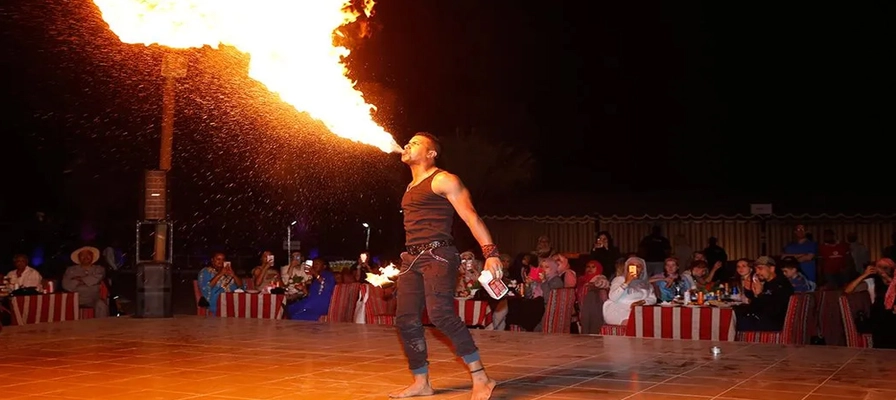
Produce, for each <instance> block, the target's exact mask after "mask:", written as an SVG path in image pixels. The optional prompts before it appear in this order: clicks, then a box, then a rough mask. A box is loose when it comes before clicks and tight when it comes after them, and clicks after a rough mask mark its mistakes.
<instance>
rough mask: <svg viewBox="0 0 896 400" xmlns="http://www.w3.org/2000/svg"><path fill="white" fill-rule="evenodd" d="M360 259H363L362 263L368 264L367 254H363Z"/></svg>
mask: <svg viewBox="0 0 896 400" xmlns="http://www.w3.org/2000/svg"><path fill="white" fill-rule="evenodd" d="M360 258H361V262H362V263H366V262H367V253H361V257H360Z"/></svg>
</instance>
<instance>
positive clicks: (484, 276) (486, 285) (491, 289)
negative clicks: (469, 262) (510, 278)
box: [479, 271, 510, 300]
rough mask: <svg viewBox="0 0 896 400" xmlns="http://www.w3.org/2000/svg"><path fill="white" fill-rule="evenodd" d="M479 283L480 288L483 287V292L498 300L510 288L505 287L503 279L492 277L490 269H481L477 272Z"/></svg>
mask: <svg viewBox="0 0 896 400" xmlns="http://www.w3.org/2000/svg"><path fill="white" fill-rule="evenodd" d="M479 283H481V284H482V288H483V289H485V292H486V293H488V295H489V296H492V298H493V299H495V300H500V299H501V298H502V297H504V296H505V295H506V294H507V292H508V291H509V290H510V289H508V288H507V285H506V284H505V283H504V281H502V280H501V279H496V278H493V277H492V273H491V271H482V273H481V274H479Z"/></svg>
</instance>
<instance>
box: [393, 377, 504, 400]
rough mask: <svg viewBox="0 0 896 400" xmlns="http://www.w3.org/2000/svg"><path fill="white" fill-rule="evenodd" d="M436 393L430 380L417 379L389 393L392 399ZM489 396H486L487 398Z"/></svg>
mask: <svg viewBox="0 0 896 400" xmlns="http://www.w3.org/2000/svg"><path fill="white" fill-rule="evenodd" d="M434 393H435V391H434V390H432V385H431V384H430V383H429V380H428V379H427V380H415V381H414V383H412V384H411V386H408V387H406V388H404V389H402V390H399V391H397V392H394V393H390V394H389V398H390V399H406V398H408V397H421V396H432V395H433V394H434ZM487 398H488V397H486V399H487Z"/></svg>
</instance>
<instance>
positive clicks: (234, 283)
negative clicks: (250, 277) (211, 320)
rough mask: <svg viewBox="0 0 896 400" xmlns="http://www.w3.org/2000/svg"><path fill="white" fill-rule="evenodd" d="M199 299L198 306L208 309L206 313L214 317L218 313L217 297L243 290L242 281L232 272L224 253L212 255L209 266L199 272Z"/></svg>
mask: <svg viewBox="0 0 896 400" xmlns="http://www.w3.org/2000/svg"><path fill="white" fill-rule="evenodd" d="M198 281H199V282H198V283H199V292H200V293H202V297H201V298H200V299H199V303H200V304H199V305H200V306H206V307H208V311H209V312H210V313H211V314H212V315H214V314H215V313H216V312H217V311H218V297H220V296H221V293H228V292H233V291H235V290H237V289H245V288H246V287H245V286H244V284H243V279H242V278H240V277H239V276H237V274H236V273H235V272H233V268H231V266H230V263H229V262H226V261H225V258H224V253H220V252H216V253H214V254H212V260H211V264H210V265H209V266H208V267H205V268H203V269H202V271H199V278H198Z"/></svg>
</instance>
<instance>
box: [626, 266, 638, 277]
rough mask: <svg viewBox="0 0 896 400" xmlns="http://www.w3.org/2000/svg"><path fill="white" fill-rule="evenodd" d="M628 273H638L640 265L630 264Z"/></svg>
mask: <svg viewBox="0 0 896 400" xmlns="http://www.w3.org/2000/svg"><path fill="white" fill-rule="evenodd" d="M628 273H629V275H638V266H637V265H629V266H628Z"/></svg>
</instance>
